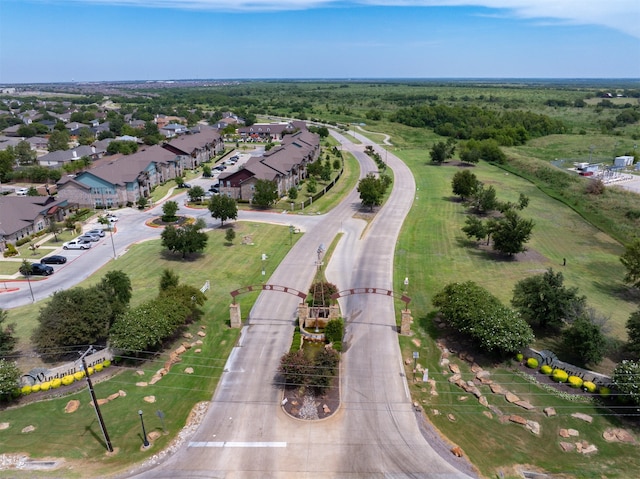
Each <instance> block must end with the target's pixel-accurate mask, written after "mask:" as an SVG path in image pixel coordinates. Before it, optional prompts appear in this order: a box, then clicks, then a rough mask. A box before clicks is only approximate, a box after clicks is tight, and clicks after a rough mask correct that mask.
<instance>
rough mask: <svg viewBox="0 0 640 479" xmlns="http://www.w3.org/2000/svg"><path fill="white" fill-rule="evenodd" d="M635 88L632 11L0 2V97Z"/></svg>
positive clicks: (566, 3)
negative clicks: (29, 93)
mask: <svg viewBox="0 0 640 479" xmlns="http://www.w3.org/2000/svg"><path fill="white" fill-rule="evenodd" d="M234 78H247V79H249V78H640V1H639V0H608V1H605V0H397V1H392V0H342V1H338V0H250V1H247V0H64V1H63V0H0V84H13V83H46V82H69V81H77V82H85V81H125V80H172V79H176V80H177V79H234Z"/></svg>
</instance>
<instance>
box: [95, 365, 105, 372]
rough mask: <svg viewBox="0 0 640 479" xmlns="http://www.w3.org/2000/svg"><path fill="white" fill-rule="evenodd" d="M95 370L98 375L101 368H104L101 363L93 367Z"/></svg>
mask: <svg viewBox="0 0 640 479" xmlns="http://www.w3.org/2000/svg"><path fill="white" fill-rule="evenodd" d="M94 368H95V370H96V372H97V373H99V372H100V371H102V368H104V366H103V365H102V363H98V364H96V365H95V366H94Z"/></svg>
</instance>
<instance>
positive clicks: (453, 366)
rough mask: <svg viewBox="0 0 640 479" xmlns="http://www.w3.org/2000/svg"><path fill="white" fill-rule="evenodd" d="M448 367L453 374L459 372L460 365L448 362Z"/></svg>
mask: <svg viewBox="0 0 640 479" xmlns="http://www.w3.org/2000/svg"><path fill="white" fill-rule="evenodd" d="M449 369H450V370H451V372H452V373H453V374H460V366H458V365H457V364H456V363H450V364H449Z"/></svg>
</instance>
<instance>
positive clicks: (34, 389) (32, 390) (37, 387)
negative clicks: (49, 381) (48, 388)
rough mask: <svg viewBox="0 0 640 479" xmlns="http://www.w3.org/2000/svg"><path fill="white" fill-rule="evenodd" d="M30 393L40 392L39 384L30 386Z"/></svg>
mask: <svg viewBox="0 0 640 479" xmlns="http://www.w3.org/2000/svg"><path fill="white" fill-rule="evenodd" d="M31 392H32V393H39V392H40V384H34V385H33V386H31Z"/></svg>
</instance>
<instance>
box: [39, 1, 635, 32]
mask: <svg viewBox="0 0 640 479" xmlns="http://www.w3.org/2000/svg"><path fill="white" fill-rule="evenodd" d="M49 1H51V0H49ZM54 1H57V0H54ZM70 2H77V3H87V4H102V5H120V6H138V7H155V8H172V9H187V10H196V9H197V10H210V11H226V12H248V11H254V12H255V11H284V10H308V9H313V8H319V7H338V6H348V5H351V6H354V5H360V6H366V5H370V6H373V5H376V6H387V7H409V6H411V7H443V6H449V7H486V8H490V9H500V10H501V11H502V13H504V14H505V15H508V16H514V17H516V18H522V19H536V20H542V19H544V20H547V21H556V22H558V23H565V24H571V25H601V26H605V27H608V28H612V29H614V30H619V31H622V32H625V33H627V34H629V35H632V36H634V37H637V38H640V1H638V0H609V1H604V0H66V1H65V3H67V4H68V3H70Z"/></svg>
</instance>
